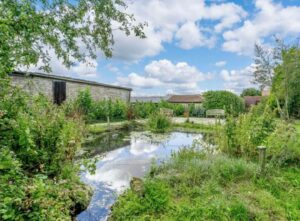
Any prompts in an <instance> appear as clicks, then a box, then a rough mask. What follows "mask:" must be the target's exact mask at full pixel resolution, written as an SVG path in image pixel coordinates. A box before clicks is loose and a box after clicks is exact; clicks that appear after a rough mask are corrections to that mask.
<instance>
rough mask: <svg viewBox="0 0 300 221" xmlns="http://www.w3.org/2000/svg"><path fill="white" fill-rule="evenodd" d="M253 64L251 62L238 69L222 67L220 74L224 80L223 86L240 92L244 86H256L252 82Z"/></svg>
mask: <svg viewBox="0 0 300 221" xmlns="http://www.w3.org/2000/svg"><path fill="white" fill-rule="evenodd" d="M254 68H255V65H254V64H251V65H249V66H247V67H245V68H243V69H240V70H227V69H223V70H222V71H221V72H220V76H221V78H222V79H223V81H224V84H223V87H224V89H225V90H229V91H232V92H235V93H240V92H241V91H242V90H243V89H245V88H250V87H256V86H255V85H254V84H253V83H251V82H252V80H253V77H252V76H253V75H252V74H253V71H254Z"/></svg>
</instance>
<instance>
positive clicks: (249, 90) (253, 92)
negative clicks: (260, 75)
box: [241, 88, 261, 97]
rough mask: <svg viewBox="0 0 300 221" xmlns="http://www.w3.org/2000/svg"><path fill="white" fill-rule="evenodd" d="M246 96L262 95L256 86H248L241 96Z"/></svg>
mask: <svg viewBox="0 0 300 221" xmlns="http://www.w3.org/2000/svg"><path fill="white" fill-rule="evenodd" d="M245 96H261V91H260V90H257V89H256V88H246V89H244V90H243V91H242V93H241V97H245Z"/></svg>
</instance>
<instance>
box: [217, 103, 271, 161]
mask: <svg viewBox="0 0 300 221" xmlns="http://www.w3.org/2000/svg"><path fill="white" fill-rule="evenodd" d="M275 126H276V125H275V119H274V115H273V113H272V112H271V111H270V109H269V108H268V107H266V108H265V110H264V112H263V114H262V115H261V113H260V111H259V112H256V109H253V110H252V111H250V112H249V113H247V114H242V115H240V116H239V117H237V118H234V117H232V116H228V117H227V118H226V123H225V125H224V128H223V130H221V131H219V132H220V134H219V136H218V138H217V140H218V146H219V148H220V149H221V150H222V151H223V152H225V153H228V154H230V155H233V156H247V157H254V156H256V155H257V150H256V147H257V146H259V145H262V144H264V143H265V142H266V139H267V138H268V136H269V135H270V134H271V133H272V132H273V131H274V129H275Z"/></svg>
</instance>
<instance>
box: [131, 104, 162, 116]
mask: <svg viewBox="0 0 300 221" xmlns="http://www.w3.org/2000/svg"><path fill="white" fill-rule="evenodd" d="M133 108H134V112H135V114H136V116H137V117H138V118H147V117H149V116H150V115H151V114H153V113H154V112H157V110H158V105H157V104H155V103H152V102H137V103H135V104H134V106H133Z"/></svg>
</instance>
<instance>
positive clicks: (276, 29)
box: [223, 0, 300, 55]
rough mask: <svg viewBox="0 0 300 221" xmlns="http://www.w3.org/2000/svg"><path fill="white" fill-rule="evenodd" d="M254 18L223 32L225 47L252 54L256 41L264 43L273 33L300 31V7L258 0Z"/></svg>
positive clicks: (283, 33) (285, 33) (289, 34)
mask: <svg viewBox="0 0 300 221" xmlns="http://www.w3.org/2000/svg"><path fill="white" fill-rule="evenodd" d="M255 7H256V9H257V12H256V14H254V16H252V17H253V19H247V20H245V21H244V23H243V25H242V26H241V27H239V28H236V29H234V30H230V31H226V32H225V33H224V34H223V37H224V40H225V42H224V43H223V49H224V50H225V51H229V52H235V53H238V54H246V55H251V54H252V52H253V47H254V44H255V43H256V42H261V43H263V42H264V40H265V39H266V38H268V37H270V36H272V35H279V36H280V37H288V36H289V37H293V36H297V35H299V33H300V22H299V21H300V7H299V6H286V7H284V6H283V5H281V4H280V3H275V2H273V1H272V0H256V1H255Z"/></svg>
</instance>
